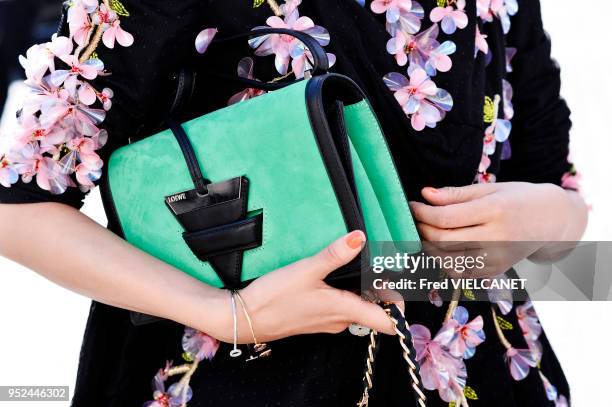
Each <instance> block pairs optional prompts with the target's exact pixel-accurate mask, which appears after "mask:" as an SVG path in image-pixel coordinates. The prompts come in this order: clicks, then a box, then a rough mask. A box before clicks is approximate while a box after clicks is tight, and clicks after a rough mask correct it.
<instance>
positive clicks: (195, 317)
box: [177, 283, 231, 340]
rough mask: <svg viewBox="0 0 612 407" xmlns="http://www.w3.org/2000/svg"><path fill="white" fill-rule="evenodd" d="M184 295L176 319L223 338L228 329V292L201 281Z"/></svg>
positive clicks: (229, 310)
mask: <svg viewBox="0 0 612 407" xmlns="http://www.w3.org/2000/svg"><path fill="white" fill-rule="evenodd" d="M197 285H198V287H196V288H195V289H194V290H193V292H191V293H189V294H188V295H186V296H185V299H186V301H185V304H184V305H183V306H182V309H181V311H180V314H181V320H180V321H177V322H180V323H182V324H184V325H187V326H189V327H191V328H194V329H197V330H199V331H201V332H204V333H207V334H209V335H210V336H212V337H214V338H216V339H219V340H223V339H226V336H229V335H231V332H230V331H229V327H230V319H231V309H230V296H229V292H228V291H227V290H224V289H220V288H214V287H211V286H208V285H205V284H202V283H199V284H197Z"/></svg>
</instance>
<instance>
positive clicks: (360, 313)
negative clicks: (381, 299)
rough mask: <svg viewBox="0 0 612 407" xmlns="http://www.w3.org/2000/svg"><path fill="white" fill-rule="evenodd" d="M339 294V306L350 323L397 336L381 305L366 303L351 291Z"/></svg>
mask: <svg viewBox="0 0 612 407" xmlns="http://www.w3.org/2000/svg"><path fill="white" fill-rule="evenodd" d="M338 292H339V294H340V296H339V298H341V299H340V301H339V302H338V306H339V307H341V310H342V311H343V312H344V313H345V315H346V316H347V318H348V322H349V323H356V324H359V325H362V326H366V327H368V328H371V329H374V330H375V331H378V332H381V333H384V334H387V335H395V330H394V328H393V323H392V322H391V319H389V316H388V315H387V313H386V312H385V310H383V309H382V307H381V306H380V305H377V304H374V303H372V302H369V301H366V300H364V299H363V298H361V297H360V296H359V295H357V294H354V293H351V292H349V291H341V290H338ZM402 309H403V305H402Z"/></svg>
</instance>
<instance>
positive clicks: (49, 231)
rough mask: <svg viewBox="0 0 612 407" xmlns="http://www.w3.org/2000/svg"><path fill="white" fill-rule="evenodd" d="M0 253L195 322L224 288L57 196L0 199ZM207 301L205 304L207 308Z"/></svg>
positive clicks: (92, 290)
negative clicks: (12, 201) (50, 199)
mask: <svg viewBox="0 0 612 407" xmlns="http://www.w3.org/2000/svg"><path fill="white" fill-rule="evenodd" d="M0 224H1V225H2V228H3V233H2V234H0V255H3V256H5V257H7V258H10V259H12V260H14V261H16V262H18V263H20V264H23V265H24V266H26V267H28V268H30V269H32V270H34V271H36V272H38V273H40V274H41V275H43V276H45V277H46V278H48V279H50V280H52V281H54V282H56V283H58V284H60V285H62V286H64V287H66V288H68V289H70V290H73V291H75V292H78V293H81V294H83V295H86V296H87V297H90V298H93V299H95V300H97V301H100V302H103V303H106V304H109V305H113V306H116V307H121V308H125V309H129V310H133V311H139V312H143V313H147V314H151V315H156V316H160V317H163V318H167V319H171V320H174V321H177V322H180V323H183V324H186V325H191V326H194V325H196V324H197V326H194V327H196V328H199V329H203V330H204V329H206V328H207V326H209V325H213V324H216V323H218V321H213V320H211V318H213V316H214V315H215V314H219V313H213V312H207V311H209V310H210V309H212V308H218V307H221V306H225V305H227V304H226V303H225V301H224V300H226V298H225V296H224V294H223V293H222V292H221V291H220V290H218V289H215V288H213V287H211V286H208V285H206V284H203V283H201V282H199V281H198V280H195V279H194V278H192V277H190V276H188V275H187V274H185V273H182V272H181V271H179V270H178V269H176V268H174V267H172V266H170V265H168V264H166V263H164V262H162V261H160V260H158V259H156V258H154V257H152V256H150V255H148V254H146V253H144V252H142V251H140V250H138V249H137V248H135V247H134V246H132V245H130V244H129V243H127V242H125V241H124V240H122V239H121V238H119V237H118V236H116V235H114V234H113V233H112V232H110V231H108V230H106V229H105V228H103V227H102V226H100V225H98V224H97V223H95V222H94V221H93V220H91V219H89V218H88V217H87V216H85V215H83V214H82V213H80V212H78V211H77V210H75V209H73V208H71V207H69V206H67V205H62V204H57V203H40V204H23V205H0ZM207 308H208V310H207Z"/></svg>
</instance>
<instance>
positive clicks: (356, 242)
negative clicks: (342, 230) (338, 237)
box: [346, 230, 365, 250]
mask: <svg viewBox="0 0 612 407" xmlns="http://www.w3.org/2000/svg"><path fill="white" fill-rule="evenodd" d="M363 242H365V235H364V234H363V232H362V231H360V230H356V231H354V232H351V234H350V235H348V237H347V238H346V244H347V245H348V247H350V248H351V249H353V250H356V249H359V248H360V247H361V246H362V245H363Z"/></svg>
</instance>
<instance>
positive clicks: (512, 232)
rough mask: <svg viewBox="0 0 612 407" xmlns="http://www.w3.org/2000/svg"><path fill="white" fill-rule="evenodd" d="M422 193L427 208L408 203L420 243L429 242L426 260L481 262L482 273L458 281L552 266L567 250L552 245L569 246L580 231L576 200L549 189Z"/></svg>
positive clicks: (583, 216) (519, 185)
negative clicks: (529, 265)
mask: <svg viewBox="0 0 612 407" xmlns="http://www.w3.org/2000/svg"><path fill="white" fill-rule="evenodd" d="M422 193H423V197H424V198H425V199H426V200H427V201H428V202H429V203H430V204H431V205H427V204H423V203H419V202H411V208H412V210H413V213H414V217H415V219H416V221H417V227H418V229H419V232H420V234H421V236H422V238H423V239H424V240H426V241H430V242H434V243H430V244H428V245H427V247H428V251H429V252H430V253H429V254H431V255H438V256H464V255H466V254H470V255H472V256H479V255H485V256H486V262H485V267H484V268H479V269H472V270H468V272H466V273H462V275H463V277H466V276H468V275H469V276H471V277H491V276H497V275H499V274H501V273H504V272H505V271H507V270H508V269H509V268H510V267H512V266H513V265H515V264H516V263H518V262H519V261H521V260H523V259H525V258H527V257H529V258H530V259H534V260H538V259H539V258H540V257H541V258H546V259H547V260H548V261H549V262H550V261H554V260H555V258H557V257H559V256H561V257H563V256H564V255H565V254H567V252H568V250H570V248H568V244H567V243H566V244H559V243H553V242H561V241H569V242H570V246H571V245H572V244H571V241H577V240H579V239H580V237H581V236H582V233H583V232H584V228H585V227H586V221H587V207H586V204H585V203H584V201H583V200H582V198H581V197H580V195H579V194H578V193H576V192H574V191H566V190H564V189H562V188H560V187H557V186H555V185H552V184H530V183H525V182H507V183H498V184H476V185H470V186H466V187H459V188H454V187H453V188H441V189H434V188H424V189H423V191H422ZM438 242H442V243H438ZM470 242H476V243H470ZM485 242H488V243H485ZM448 272H449V274H451V275H454V272H453V271H452V270H448Z"/></svg>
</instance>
